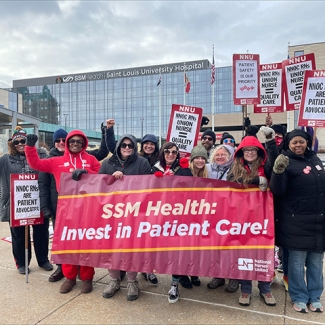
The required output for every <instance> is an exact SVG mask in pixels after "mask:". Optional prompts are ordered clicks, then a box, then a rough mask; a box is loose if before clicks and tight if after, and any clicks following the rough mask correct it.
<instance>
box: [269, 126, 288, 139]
mask: <svg viewBox="0 0 325 325" xmlns="http://www.w3.org/2000/svg"><path fill="white" fill-rule="evenodd" d="M271 129H273V130H274V132H276V133H281V134H282V135H283V136H285V132H284V128H283V126H282V125H280V124H273V125H272V126H271Z"/></svg>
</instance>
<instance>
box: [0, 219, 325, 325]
mask: <svg viewBox="0 0 325 325" xmlns="http://www.w3.org/2000/svg"><path fill="white" fill-rule="evenodd" d="M7 236H10V231H9V225H8V224H7V223H0V238H3V237H7ZM0 252H1V253H0V254H1V259H0V286H1V302H0V324H325V313H312V312H311V311H309V313H308V314H300V313H297V312H295V311H294V310H293V308H292V303H291V300H290V297H289V295H288V294H287V293H286V292H285V290H284V287H282V285H281V284H280V279H281V277H282V275H281V274H278V277H279V279H278V282H277V283H274V284H273V285H272V293H273V295H274V296H275V298H276V301H277V305H276V306H275V307H268V306H266V305H265V304H264V302H263V300H262V299H261V298H260V297H259V295H258V289H257V284H256V283H254V284H253V288H254V289H253V294H252V301H251V305H250V306H249V307H241V306H240V305H239V304H238V298H239V291H237V292H236V293H232V294H231V293H227V292H225V291H224V288H225V286H224V287H220V288H218V289H215V290H211V289H208V288H207V283H208V282H209V280H210V279H209V278H201V282H202V284H201V286H200V287H195V288H193V289H190V290H188V289H184V288H183V287H181V286H180V300H179V301H178V302H177V303H175V304H169V303H168V300H167V293H168V290H169V288H170V280H171V277H170V276H169V275H158V279H159V285H158V286H153V285H151V284H150V283H148V282H146V281H145V280H144V279H143V278H142V276H141V275H139V276H138V279H139V284H140V288H141V291H140V297H139V299H138V300H136V301H131V302H129V301H127V300H126V281H125V280H124V281H123V282H122V288H121V290H120V291H118V292H117V293H116V294H115V296H114V297H113V298H110V299H104V298H102V292H103V290H104V288H105V286H106V285H107V283H108V276H107V270H104V269H96V274H95V278H94V290H93V292H91V293H89V294H81V293H80V287H81V283H80V281H78V282H77V285H76V286H75V287H74V289H73V290H72V291H71V292H70V293H68V294H66V295H63V294H60V293H59V287H60V285H61V283H62V281H63V280H61V281H59V282H56V283H50V282H48V277H49V275H50V274H51V273H52V272H46V271H44V270H43V269H41V268H39V267H38V265H37V263H36V260H35V258H34V257H33V259H32V262H31V265H30V270H31V273H30V274H29V282H28V283H26V282H25V276H24V275H21V274H19V273H18V272H17V270H16V268H15V264H14V261H13V257H12V253H11V244H10V243H8V242H5V241H3V240H0ZM33 253H34V252H33ZM322 303H323V305H325V294H323V296H322Z"/></svg>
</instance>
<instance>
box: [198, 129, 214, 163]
mask: <svg viewBox="0 0 325 325" xmlns="http://www.w3.org/2000/svg"><path fill="white" fill-rule="evenodd" d="M215 143H216V135H215V133H214V132H213V131H212V130H210V129H209V130H206V131H204V133H203V134H202V138H201V144H202V145H203V147H204V148H205V149H206V151H207V153H208V159H209V157H210V154H211V152H212V150H213V147H214V145H215Z"/></svg>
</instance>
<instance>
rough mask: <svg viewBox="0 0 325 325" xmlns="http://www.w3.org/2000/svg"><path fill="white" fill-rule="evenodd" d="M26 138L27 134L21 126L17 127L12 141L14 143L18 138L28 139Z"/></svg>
mask: <svg viewBox="0 0 325 325" xmlns="http://www.w3.org/2000/svg"><path fill="white" fill-rule="evenodd" d="M26 137H27V132H26V131H25V130H24V129H23V128H22V127H21V126H16V127H15V131H14V132H13V133H12V136H11V139H12V141H14V140H16V139H17V138H24V139H26Z"/></svg>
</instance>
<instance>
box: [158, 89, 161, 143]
mask: <svg viewBox="0 0 325 325" xmlns="http://www.w3.org/2000/svg"><path fill="white" fill-rule="evenodd" d="M158 87H159V122H158V128H159V130H158V136H159V148H161V146H162V139H161V85H159V86H158Z"/></svg>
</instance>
